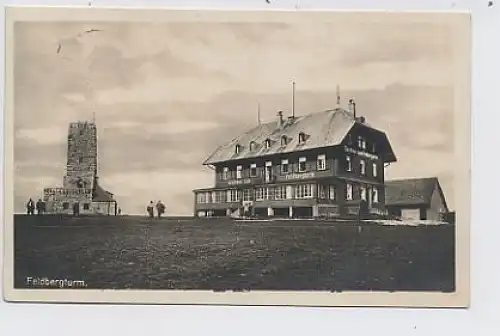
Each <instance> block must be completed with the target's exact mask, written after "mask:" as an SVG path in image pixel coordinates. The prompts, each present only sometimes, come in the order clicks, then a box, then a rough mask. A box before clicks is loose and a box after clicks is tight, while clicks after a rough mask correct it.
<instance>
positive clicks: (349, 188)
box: [345, 183, 352, 201]
mask: <svg viewBox="0 0 500 336" xmlns="http://www.w3.org/2000/svg"><path fill="white" fill-rule="evenodd" d="M345 198H346V200H348V201H352V184H350V183H347V185H346V195H345Z"/></svg>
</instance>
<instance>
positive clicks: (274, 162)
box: [194, 104, 396, 217]
mask: <svg viewBox="0 0 500 336" xmlns="http://www.w3.org/2000/svg"><path fill="white" fill-rule="evenodd" d="M353 105H354V104H350V108H349V110H345V109H342V108H336V109H333V110H328V111H324V112H319V113H313V114H310V115H306V116H300V117H288V118H284V117H283V115H282V113H278V117H277V120H276V121H275V122H270V123H266V124H261V125H259V126H257V127H256V128H254V129H252V130H250V131H248V132H247V133H245V134H242V135H241V136H239V137H237V138H235V139H233V140H232V141H230V142H229V143H227V144H225V145H223V146H221V147H219V148H218V149H217V150H215V152H214V153H213V154H212V155H210V157H209V158H208V159H207V160H206V161H205V162H204V165H208V166H210V167H211V168H212V169H213V170H214V180H215V181H214V182H215V186H214V187H211V188H205V189H197V190H194V194H195V206H194V212H195V215H196V216H198V217H206V216H208V217H210V216H250V215H253V216H259V217H260V216H261V217H273V216H274V217H335V216H342V215H355V214H359V212H360V210H361V211H365V212H367V213H368V212H371V213H384V212H385V207H384V203H385V199H384V198H385V190H384V164H386V163H390V162H395V161H396V157H395V154H394V152H393V150H392V148H391V145H390V143H389V140H388V138H387V136H386V135H385V133H384V132H382V131H380V130H377V129H375V128H372V127H370V126H369V125H367V124H366V122H365V120H364V118H363V117H361V118H357V117H356V113H355V110H354V108H353Z"/></svg>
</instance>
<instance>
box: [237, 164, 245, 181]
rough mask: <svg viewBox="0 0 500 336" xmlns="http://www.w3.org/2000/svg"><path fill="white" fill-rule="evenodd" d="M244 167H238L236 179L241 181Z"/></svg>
mask: <svg viewBox="0 0 500 336" xmlns="http://www.w3.org/2000/svg"><path fill="white" fill-rule="evenodd" d="M242 169H243V167H242V166H236V178H237V179H241V177H242V176H241V175H242V174H241V171H242Z"/></svg>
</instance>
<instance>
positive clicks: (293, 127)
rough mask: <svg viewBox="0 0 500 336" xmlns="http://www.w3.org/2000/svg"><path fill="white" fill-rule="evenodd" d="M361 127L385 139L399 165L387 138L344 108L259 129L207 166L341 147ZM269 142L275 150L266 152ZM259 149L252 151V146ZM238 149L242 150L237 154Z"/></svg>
mask: <svg viewBox="0 0 500 336" xmlns="http://www.w3.org/2000/svg"><path fill="white" fill-rule="evenodd" d="M356 124H360V125H363V127H366V128H368V129H370V130H371V131H372V132H375V133H377V134H378V135H379V136H381V137H383V138H384V141H385V142H387V144H386V146H385V147H386V148H387V149H388V152H389V155H388V158H387V161H390V162H392V161H395V160H396V159H395V155H394V153H393V151H392V148H391V147H390V144H389V141H388V139H387V137H386V136H385V134H384V133H383V132H381V131H378V130H375V129H373V128H371V127H369V126H368V125H365V124H361V123H359V122H357V121H356V120H355V119H354V117H353V115H352V114H351V113H350V112H348V111H346V110H344V109H341V108H337V109H334V110H327V111H324V112H319V113H313V114H309V115H305V116H300V117H296V118H295V119H291V118H288V119H286V118H284V126H283V127H281V128H279V127H278V123H277V121H274V122H269V123H265V124H262V125H259V126H257V127H255V128H253V129H251V130H250V131H248V132H246V133H244V134H242V135H240V136H238V137H236V138H234V139H233V140H231V141H230V142H228V143H226V144H224V145H222V146H220V147H219V148H217V149H216V150H215V152H214V153H213V154H212V155H210V156H209V157H208V158H207V159H206V160H205V162H204V163H203V164H214V163H218V162H225V161H230V160H239V159H247V158H254V157H259V156H265V155H273V154H279V153H290V152H295V151H301V150H308V149H314V148H321V147H330V146H336V145H340V144H341V143H342V141H343V140H344V138H345V137H346V136H347V134H348V133H349V131H350V130H351V128H352V127H353V126H354V125H356ZM300 133H304V134H305V136H306V141H305V142H304V143H299V134H300ZM283 136H286V138H287V143H286V145H282V144H281V138H282V137H283ZM266 139H270V140H271V146H270V147H269V148H266V146H265V145H264V143H265V141H266ZM252 142H253V143H254V144H255V148H254V149H253V150H250V143H252ZM236 145H239V146H240V151H239V153H236V151H235V148H236Z"/></svg>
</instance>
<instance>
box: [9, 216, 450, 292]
mask: <svg viewBox="0 0 500 336" xmlns="http://www.w3.org/2000/svg"><path fill="white" fill-rule="evenodd" d="M15 222H16V230H15V233H16V237H15V240H16V246H15V247H16V252H15V258H16V270H15V276H16V279H15V282H16V286H20V287H22V286H23V281H24V278H25V277H26V276H39V277H48V278H63V279H64V278H68V279H73V280H86V281H87V282H88V285H89V287H88V288H155V289H169V288H175V289H215V290H224V289H232V290H240V289H268V290H271V289H272V290H277V289H283V290H444V291H451V290H453V288H454V235H453V227H450V226H435V227H391V226H379V225H373V224H371V225H370V224H366V225H363V226H359V225H356V224H346V223H343V224H342V223H338V224H335V225H333V224H331V223H323V224H318V223H316V222H314V221H294V222H234V221H231V220H193V219H186V220H181V219H179V220H177V219H173V220H166V219H163V220H160V221H159V220H149V219H146V218H140V217H121V218H120V217H94V218H90V217H86V218H85V217H82V218H69V219H68V218H67V219H65V222H63V220H62V219H61V218H59V217H56V216H50V217H49V216H47V217H43V218H35V217H31V218H29V217H27V216H18V217H16V219H15Z"/></svg>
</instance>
